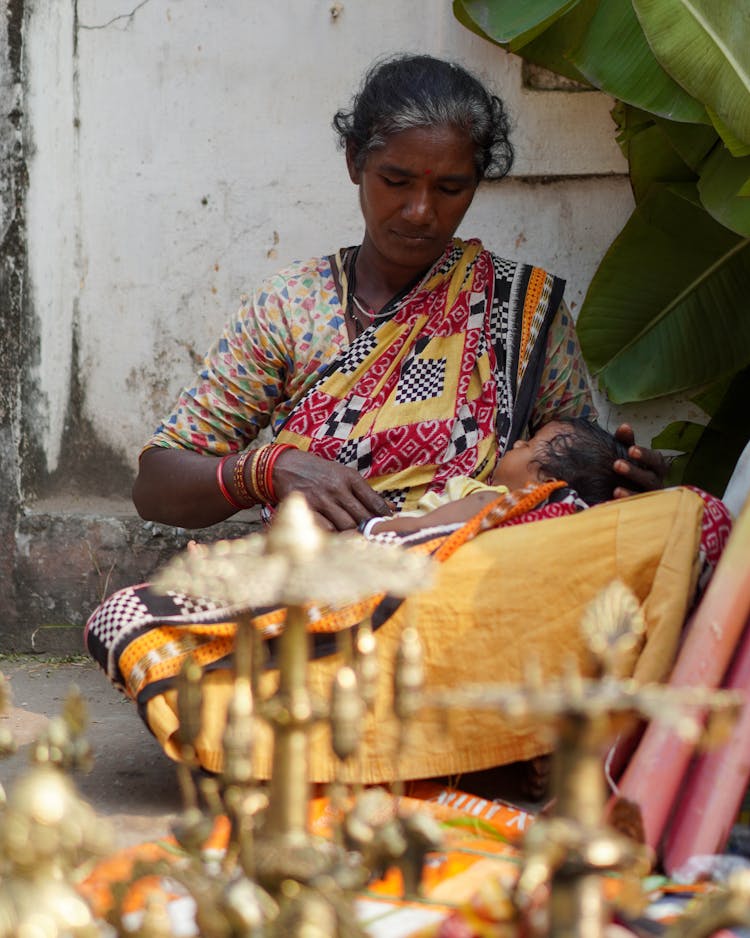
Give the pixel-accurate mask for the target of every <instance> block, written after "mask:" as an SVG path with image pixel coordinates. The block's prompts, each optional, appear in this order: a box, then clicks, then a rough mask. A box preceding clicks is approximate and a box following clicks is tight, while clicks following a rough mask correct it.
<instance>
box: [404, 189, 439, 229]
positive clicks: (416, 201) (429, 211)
mask: <svg viewBox="0 0 750 938" xmlns="http://www.w3.org/2000/svg"><path fill="white" fill-rule="evenodd" d="M434 215H435V211H434V209H433V207H432V199H431V198H430V194H429V192H426V191H424V190H416V191H413V192H411V193H410V198H409V200H408V201H407V203H406V205H405V206H404V218H406V219H407V221H410V222H412V223H414V224H420V225H424V224H425V223H426V222H430V221H432V219H433V218H434Z"/></svg>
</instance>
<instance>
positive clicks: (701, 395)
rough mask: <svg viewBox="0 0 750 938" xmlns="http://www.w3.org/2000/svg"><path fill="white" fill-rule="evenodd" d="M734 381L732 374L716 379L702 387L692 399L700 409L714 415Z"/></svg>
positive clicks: (711, 415) (710, 415)
mask: <svg viewBox="0 0 750 938" xmlns="http://www.w3.org/2000/svg"><path fill="white" fill-rule="evenodd" d="M731 381H732V376H731V375H730V376H728V377H725V378H722V379H721V380H720V381H714V382H712V383H711V384H709V385H708V386H707V387H705V388H701V389H700V391H698V393H697V394H694V395H693V396H692V397H691V398H690V400H691V401H692V402H693V403H694V404H695V405H696V406H697V407H700V409H701V410H702V411H703V412H704V413H706V414H708V416H709V417H713V415H714V414H715V413H716V411H717V410H718V409H719V405H720V404H721V402H722V401H723V400H724V395H725V394H726V393H727V388H728V387H729V385H730V383H731Z"/></svg>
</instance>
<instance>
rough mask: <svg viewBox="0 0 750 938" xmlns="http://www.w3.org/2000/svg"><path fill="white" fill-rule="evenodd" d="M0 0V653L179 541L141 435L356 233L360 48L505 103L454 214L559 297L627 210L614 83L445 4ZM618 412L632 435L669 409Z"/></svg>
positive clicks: (80, 613) (590, 267) (74, 612)
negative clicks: (274, 277) (402, 58)
mask: <svg viewBox="0 0 750 938" xmlns="http://www.w3.org/2000/svg"><path fill="white" fill-rule="evenodd" d="M0 8H2V3H0ZM5 12H6V13H8V14H9V16H8V17H3V19H2V21H1V22H2V24H3V25H2V27H0V58H2V60H3V61H2V62H1V63H0V64H3V65H7V66H8V67H4V68H3V69H2V72H0V75H1V76H2V77H0V100H1V102H2V104H3V108H2V114H0V160H2V163H3V173H2V180H3V181H2V184H1V185H0V232H2V234H3V238H4V242H3V243H4V247H5V252H4V254H3V259H2V266H1V267H0V290H1V291H2V294H1V295H2V300H3V302H2V315H3V316H5V317H7V322H6V328H5V330H4V340H3V349H2V371H1V372H0V407H1V408H2V410H1V412H0V419H1V421H2V423H1V424H0V448H2V453H0V456H1V457H2V466H0V492H2V493H3V505H4V507H3V508H2V509H0V536H2V545H3V560H2V563H3V564H5V568H4V569H3V571H2V572H3V576H4V579H5V575H6V574H7V575H8V577H9V581H12V582H13V584H14V587H13V588H10V587H9V588H8V590H7V592H6V595H5V596H3V598H2V599H0V602H5V603H7V604H8V609H7V610H5V613H6V614H5V621H6V622H10V623H13V624H12V625H11V626H8V627H7V628H6V635H5V638H4V639H0V649H1V648H2V645H3V643H4V644H5V645H6V646H8V647H13V648H21V647H25V646H26V645H28V636H29V635H30V634H31V633H32V632H33V631H34V630H36V629H38V627H39V626H47V625H67V624H69V623H71V622H72V623H73V624H75V625H76V629H78V627H79V625H80V622H81V621H82V620H83V619H84V618H85V616H86V614H87V613H88V612H89V611H90V609H91V607H92V606H93V605H94V604H95V603H96V602H98V601H99V599H100V598H101V596H102V595H106V593H107V591H108V590H109V589H112V588H114V587H115V586H118V585H121V584H122V583H126V582H128V581H129V580H133V579H137V578H139V577H140V576H143V575H146V574H147V573H148V572H149V570H150V569H151V567H153V565H154V563H156V562H157V561H158V560H160V559H161V558H162V557H163V556H164V555H165V553H166V552H167V551H168V550H169V549H173V548H174V543H173V542H172V541H170V540H169V538H167V537H166V535H165V534H164V532H162V531H160V530H158V529H156V528H154V527H153V526H152V527H151V528H148V527H144V526H143V525H142V524H141V523H140V522H139V521H138V519H137V518H135V517H134V514H133V511H132V508H131V506H130V504H129V500H128V496H129V487H130V483H131V480H132V477H133V473H134V467H135V462H136V457H137V453H138V450H139V448H140V446H141V444H142V443H143V441H144V440H145V439H146V438H147V437H148V435H149V434H150V432H151V429H152V427H153V426H154V425H155V424H156V423H157V422H158V420H159V419H160V417H161V416H162V415H163V414H165V413H166V412H167V411H168V410H169V408H170V406H171V404H172V401H173V399H174V397H175V395H176V393H177V392H178V390H179V388H180V387H181V386H182V385H183V384H184V383H186V382H188V381H189V380H190V379H191V376H192V374H193V373H194V371H195V368H196V364H197V362H198V361H199V358H200V355H201V354H202V353H203V351H205V349H206V348H207V346H208V344H209V342H210V340H211V338H212V336H213V335H214V333H215V332H216V331H217V329H218V328H219V326H220V325H221V324H222V323H223V321H224V320H225V319H226V318H227V317H228V316H229V315H230V314H231V313H232V312H233V311H234V309H235V308H236V306H237V305H238V300H239V297H240V295H241V294H242V293H243V292H244V291H246V290H248V289H249V288H250V287H251V285H252V284H253V283H254V281H256V280H257V278H258V277H260V276H262V275H263V274H265V273H267V272H270V271H272V270H273V269H274V268H276V267H277V266H280V265H282V264H286V263H287V262H289V261H290V260H292V259H294V258H297V257H304V256H311V255H314V254H319V253H324V252H329V251H332V250H334V249H335V248H337V247H339V246H342V245H345V244H351V243H355V242H357V241H358V240H359V239H360V237H361V222H360V217H359V213H358V208H357V199H356V190H355V189H354V188H353V187H352V185H351V183H350V182H349V180H348V177H347V176H346V172H345V167H344V160H343V156H342V154H341V153H340V151H339V150H338V149H337V148H336V141H335V137H334V134H333V131H332V130H331V126H330V121H331V116H332V114H333V113H334V111H335V110H336V109H337V108H338V107H341V106H343V105H346V104H347V103H348V101H349V97H350V95H351V93H352V91H353V90H354V88H355V86H356V85H357V83H358V81H359V78H360V76H361V75H362V73H363V71H364V69H365V68H366V67H367V65H369V64H370V63H371V62H372V61H373V59H374V58H375V57H376V56H378V55H380V54H383V53H386V52H392V51H396V50H413V51H426V52H431V53H434V54H438V55H446V56H449V57H452V58H454V59H457V60H458V61H461V62H463V63H464V64H466V65H468V66H470V67H471V68H472V69H474V70H475V71H476V72H477V73H479V74H480V75H481V76H483V77H484V78H485V79H486V80H487V81H488V82H489V83H490V84H491V85H492V86H493V88H494V89H495V90H496V91H497V93H499V94H500V95H501V96H502V97H503V98H504V99H505V101H506V102H507V105H508V108H509V110H510V113H511V117H512V120H513V125H514V133H513V142H514V144H515V147H516V152H517V159H516V164H515V167H514V171H513V175H512V176H511V177H510V178H508V179H506V180H504V181H502V182H501V183H498V184H491V185H486V186H484V187H483V189H482V190H481V191H480V193H479V195H478V196H477V199H476V201H475V204H474V206H473V207H472V209H471V210H470V213H469V215H468V216H467V219H466V220H465V222H464V224H463V227H462V232H461V233H463V234H465V235H477V236H479V237H481V238H482V239H483V240H484V241H485V243H486V244H487V245H488V246H490V247H492V248H493V249H494V250H496V251H498V252H499V253H502V254H506V255H508V256H516V257H522V258H524V259H527V260H530V261H533V262H535V263H538V264H541V265H543V266H545V267H547V268H549V269H551V270H553V271H555V272H556V273H558V274H560V275H562V276H564V277H566V278H567V279H568V283H569V287H568V292H567V297H568V301H569V303H570V305H571V306H572V308H573V309H574V310H576V309H577V308H579V307H580V304H581V302H582V299H583V295H584V293H585V290H586V287H587V285H588V283H589V281H590V278H591V276H592V274H593V272H594V270H595V269H596V266H597V264H598V262H599V260H600V258H601V256H602V254H603V252H604V250H605V249H606V247H607V246H608V244H609V243H610V242H611V240H612V239H613V238H614V236H615V235H616V233H617V232H618V230H619V228H620V227H621V225H622V224H623V222H624V221H625V219H626V218H627V216H628V214H629V212H630V210H631V207H632V201H631V195H630V190H629V186H628V183H627V179H626V178H625V176H624V175H623V173H624V171H625V163H624V161H623V159H622V157H621V155H620V152H619V150H618V148H617V146H616V144H615V142H614V136H613V125H612V122H611V119H610V117H609V109H610V107H611V101H610V100H608V99H607V98H606V97H604V96H602V95H599V94H597V93H592V92H584V93H580V92H579V93H575V92H571V91H568V90H535V89H534V87H533V86H532V85H530V84H529V83H528V82H526V81H525V80H524V73H523V70H522V64H521V61H520V60H519V59H517V58H515V57H512V56H509V55H506V54H505V53H503V52H502V51H500V50H498V49H497V48H495V47H493V46H491V45H490V44H489V43H486V42H484V41H482V40H480V39H478V38H477V37H476V36H474V35H473V34H471V33H470V32H468V31H467V30H465V29H464V28H463V27H461V26H460V25H459V24H458V23H457V22H456V21H455V19H454V18H453V16H452V13H451V4H450V2H449V0H410V2H409V3H408V4H404V3H403V2H401V0H378V2H377V3H373V2H372V0H344V2H332V0H277V2H275V3H273V4H268V3H262V2H260V0H223V2H222V3H216V2H209V0H141V2H137V0H55V2H54V3H50V2H49V0H6V9H5ZM19 102H20V103H19ZM21 133H22V137H21V136H20V135H21ZM21 141H22V143H23V149H22V150H21ZM27 174H28V188H27V189H26V184H27V183H26V176H27ZM629 416H630V417H631V418H632V417H633V416H634V417H635V419H636V422H638V421H640V425H642V426H643V428H644V429H643V432H642V436H643V438H644V439H645V438H646V437H647V436H648V429H649V427H648V421H649V420H651V421H652V422H654V420H655V422H656V423H659V422H661V418H662V417H663V416H664V415H663V414H661V413H660V414H659V416H658V418H654V417H653V413H652V411H650V410H644V409H642V410H640V411H638V412H637V413H635V414H634V415H633V414H631V415H629ZM606 417H607V410H606V406H605V418H606ZM612 420H615V417H613V418H612ZM103 498H104V499H107V501H101V499H103ZM113 500H114V501H113ZM154 531H156V533H154ZM55 532H56V533H55ZM144 532H145V533H144ZM86 544H88V547H86V546H85V545H86ZM135 544H138V545H140V547H138V549H136V548H135V547H134V545H135ZM149 545H150V546H149ZM97 571H98V572H97ZM13 589H15V594H13ZM0 611H4V610H0ZM76 640H77V633H76ZM35 647H38V643H37V646H35Z"/></svg>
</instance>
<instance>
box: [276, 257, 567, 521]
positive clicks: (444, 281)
mask: <svg viewBox="0 0 750 938" xmlns="http://www.w3.org/2000/svg"><path fill="white" fill-rule="evenodd" d="M561 295H562V281H559V280H558V279H557V278H555V277H553V276H551V275H550V274H547V273H546V272H545V271H543V270H540V269H539V268H532V267H529V266H528V265H524V264H520V263H518V262H514V261H508V260H504V259H502V258H498V257H496V256H495V255H493V254H491V253H490V252H489V251H485V250H484V248H483V247H482V245H481V244H480V243H479V242H478V241H468V242H462V241H459V240H457V239H456V240H454V241H453V242H451V244H450V245H449V246H448V248H447V249H446V252H445V254H444V255H443V257H442V258H441V259H440V260H439V261H438V262H437V263H436V265H435V266H434V267H433V269H432V270H430V271H429V272H428V273H427V274H426V275H425V277H424V278H423V279H422V281H421V282H420V283H418V284H416V285H415V286H414V287H413V288H412V290H411V291H410V292H409V293H407V294H406V296H405V297H403V298H402V300H401V301H400V302H399V303H398V304H397V306H396V308H395V311H394V312H393V314H392V315H391V316H390V318H389V319H387V320H386V321H384V322H375V323H373V324H372V325H371V326H370V328H369V329H366V330H365V331H364V332H363V333H362V335H361V336H359V337H358V338H357V339H356V340H355V341H354V342H353V343H352V344H351V345H350V346H349V347H347V348H346V349H344V350H343V351H342V352H341V354H340V355H339V357H338V359H337V360H336V362H335V363H334V365H333V366H332V367H331V368H330V369H329V371H328V373H327V374H325V375H324V376H323V377H322V378H321V379H320V380H319V381H318V383H317V384H316V385H315V386H314V387H313V388H312V389H311V390H310V391H309V392H308V393H307V395H306V396H304V397H303V399H302V400H301V401H300V403H299V404H298V405H297V406H296V407H295V408H294V410H293V411H292V413H291V414H290V415H289V418H288V419H287V421H286V423H285V424H284V426H283V428H282V429H281V431H280V432H279V434H278V436H277V440H278V442H282V443H291V444H293V445H294V446H296V447H298V448H299V449H302V450H306V451H309V452H311V453H314V454H315V455H317V456H321V457H322V458H324V459H328V460H335V461H338V462H340V463H342V464H343V465H346V466H350V467H351V468H353V469H355V470H356V471H357V472H359V473H360V474H361V475H362V476H364V478H366V479H367V480H368V481H369V483H370V485H372V486H373V488H375V489H377V490H378V491H381V492H388V493H389V494H388V497H389V498H391V499H392V500H393V501H394V502H395V503H396V504H397V505H398V507H399V508H400V509H407V510H408V509H410V508H412V507H414V505H416V503H417V501H418V500H419V498H420V497H421V496H422V494H423V493H424V492H425V491H426V490H427V489H430V490H432V491H436V492H442V490H443V489H444V487H445V484H446V482H447V481H448V479H450V478H452V477H453V476H456V475H469V476H475V477H477V478H483V477H485V476H487V475H488V474H489V472H490V471H491V470H492V466H493V464H494V455H495V453H496V452H498V451H499V452H503V451H504V450H505V449H506V448H507V446H508V445H509V443H510V442H512V439H511V434H512V432H513V427H514V423H513V420H512V417H513V413H514V410H515V409H516V408H517V406H518V401H519V398H520V397H521V396H523V392H525V397H526V398H527V402H528V403H527V406H526V408H525V413H526V416H528V413H530V402H531V400H532V399H533V396H534V391H535V390H536V386H537V384H538V378H539V375H538V371H536V372H535V371H534V367H533V366H534V364H535V363H537V364H538V363H541V362H543V354H540V352H541V350H542V349H543V348H544V340H545V338H546V334H547V330H548V328H549V324H550V321H551V319H552V317H553V315H554V313H555V312H556V309H557V306H558V305H559V301H560V298H561ZM527 389H528V390H527Z"/></svg>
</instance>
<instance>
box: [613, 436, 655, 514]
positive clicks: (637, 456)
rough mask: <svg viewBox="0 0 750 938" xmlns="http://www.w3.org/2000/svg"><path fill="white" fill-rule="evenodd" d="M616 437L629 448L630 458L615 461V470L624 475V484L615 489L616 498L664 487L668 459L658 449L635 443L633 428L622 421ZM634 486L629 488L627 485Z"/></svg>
mask: <svg viewBox="0 0 750 938" xmlns="http://www.w3.org/2000/svg"><path fill="white" fill-rule="evenodd" d="M615 438H616V439H617V440H619V441H620V443H622V444H623V446H626V447H627V448H628V459H618V460H616V461H615V464H614V468H615V472H618V473H619V474H620V475H621V476H622V477H623V485H622V486H618V487H617V488H616V489H615V491H614V496H615V498H626V497H627V496H628V495H633V494H634V493H635V492H651V491H653V490H654V489H660V488H663V487H664V479H665V478H666V475H667V461H666V459H665V458H664V456H663V455H662V453H660V452H659V451H658V450H656V449H648V448H647V447H645V446H636V445H635V435H634V434H633V428H632V427H631V426H629V425H628V424H627V423H622V424H620V426H619V427H618V428H617V429H616V430H615ZM628 484H630V485H632V488H627V485H628Z"/></svg>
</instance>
